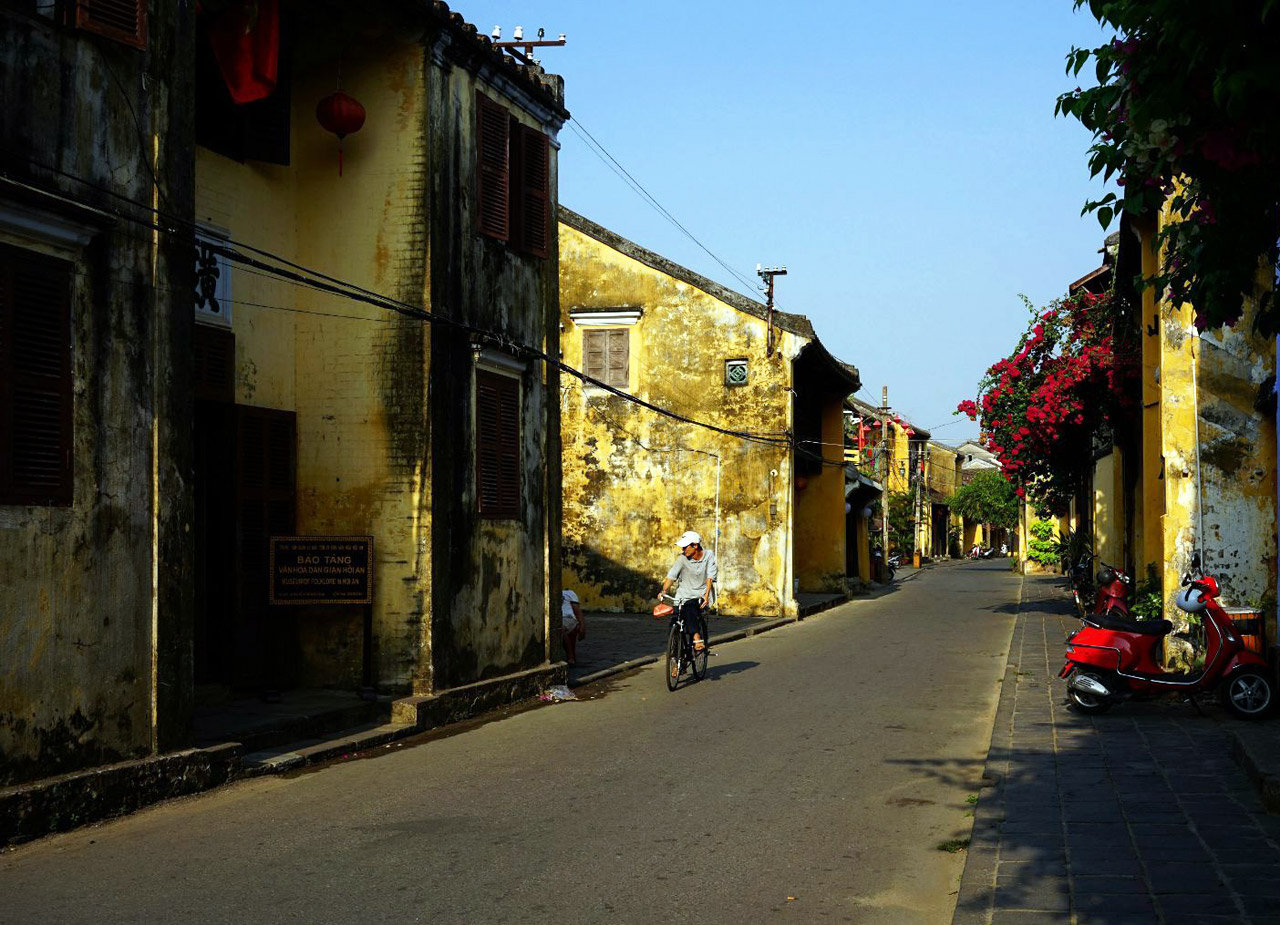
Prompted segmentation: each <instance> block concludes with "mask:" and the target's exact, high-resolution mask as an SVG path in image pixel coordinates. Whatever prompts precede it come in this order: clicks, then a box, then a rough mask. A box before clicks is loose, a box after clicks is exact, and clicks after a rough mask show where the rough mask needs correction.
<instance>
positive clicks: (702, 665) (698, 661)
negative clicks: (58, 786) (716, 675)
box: [690, 617, 711, 681]
mask: <svg viewBox="0 0 1280 925" xmlns="http://www.w3.org/2000/svg"><path fill="white" fill-rule="evenodd" d="M698 632H699V633H701V634H702V651H701V652H699V651H698V650H697V649H694V650H693V658H692V659H690V663H691V664H690V668H691V669H692V670H693V680H695V681H701V680H702V679H703V678H705V677H706V676H707V656H708V655H710V654H711V636H710V635H708V633H707V618H706V617H702V618H700V619H699V620H698Z"/></svg>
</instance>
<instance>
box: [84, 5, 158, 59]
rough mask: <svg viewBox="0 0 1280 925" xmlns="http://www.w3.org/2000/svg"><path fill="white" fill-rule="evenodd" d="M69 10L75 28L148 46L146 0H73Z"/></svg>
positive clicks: (138, 46)
mask: <svg viewBox="0 0 1280 925" xmlns="http://www.w3.org/2000/svg"><path fill="white" fill-rule="evenodd" d="M68 10H69V12H70V14H71V18H72V23H73V25H75V27H76V28H77V29H83V30H85V31H86V32H96V33H97V34H98V35H101V36H105V37H106V38H109V39H112V40H113V41H116V42H120V43H122V44H124V45H131V46H133V47H134V48H146V47H147V0H74V2H73V3H72V4H71V5H70V6H69V8H68Z"/></svg>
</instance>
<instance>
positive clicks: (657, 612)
mask: <svg viewBox="0 0 1280 925" xmlns="http://www.w3.org/2000/svg"><path fill="white" fill-rule="evenodd" d="M675 612H676V609H675V608H674V607H672V606H671V605H670V604H658V605H657V606H656V607H654V608H653V617H654V619H655V620H661V619H663V618H664V617H669V616H671V615H672V614H673V613H675Z"/></svg>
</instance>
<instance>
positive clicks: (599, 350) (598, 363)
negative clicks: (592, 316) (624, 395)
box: [582, 331, 609, 382]
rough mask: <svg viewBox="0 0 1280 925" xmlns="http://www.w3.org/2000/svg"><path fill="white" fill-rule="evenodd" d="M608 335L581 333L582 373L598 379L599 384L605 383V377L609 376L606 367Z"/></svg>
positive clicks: (605, 332) (606, 333)
mask: <svg viewBox="0 0 1280 925" xmlns="http://www.w3.org/2000/svg"><path fill="white" fill-rule="evenodd" d="M608 335H609V332H608V331H583V332H582V366H583V369H582V371H583V372H584V373H586V374H587V375H588V376H590V377H591V378H592V379H599V380H600V381H601V382H607V381H608V380H607V376H608V375H609V369H608V365H607V363H608V355H609V336H608Z"/></svg>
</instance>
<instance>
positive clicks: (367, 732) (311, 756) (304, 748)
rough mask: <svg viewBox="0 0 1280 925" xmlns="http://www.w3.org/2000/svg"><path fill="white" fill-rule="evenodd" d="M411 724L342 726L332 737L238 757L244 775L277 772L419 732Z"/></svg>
mask: <svg viewBox="0 0 1280 925" xmlns="http://www.w3.org/2000/svg"><path fill="white" fill-rule="evenodd" d="M418 731H420V730H418V729H417V728H416V727H414V726H413V724H411V723H381V724H378V725H366V726H358V727H356V728H354V729H344V730H342V731H341V732H338V733H336V734H334V735H332V736H328V737H325V738H315V739H302V740H300V741H296V742H290V743H288V744H286V745H277V746H274V747H272V748H265V749H261V750H260V751H256V752H250V753H248V754H245V755H242V756H241V758H240V762H241V766H242V767H243V768H244V771H245V774H246V776H250V777H253V776H258V775H261V774H279V773H281V772H284V771H291V770H294V769H296V768H302V767H306V766H307V765H311V764H319V763H320V762H323V761H330V760H332V759H334V758H344V757H346V756H348V755H352V754H355V753H356V752H361V751H364V750H366V749H370V748H377V747H378V746H379V745H386V744H387V743H389V742H394V741H395V740H396V739H402V738H404V737H405V736H408V735H411V734H413V733H415V732H418Z"/></svg>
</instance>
